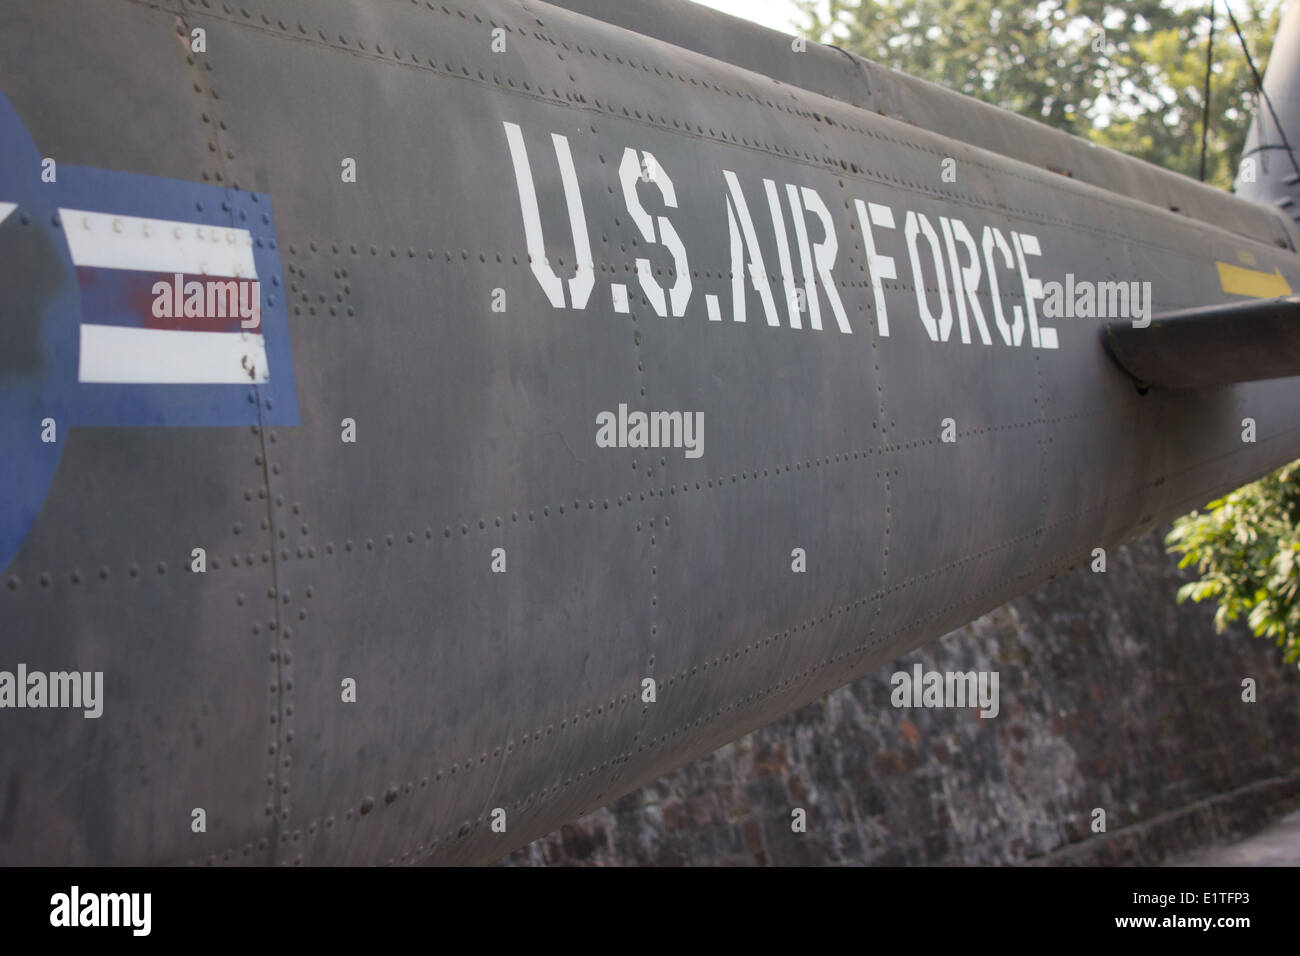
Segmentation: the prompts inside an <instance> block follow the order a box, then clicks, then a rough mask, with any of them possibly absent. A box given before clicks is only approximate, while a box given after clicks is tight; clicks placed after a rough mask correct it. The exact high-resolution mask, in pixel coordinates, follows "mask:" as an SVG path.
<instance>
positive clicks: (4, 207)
mask: <svg viewBox="0 0 1300 956" xmlns="http://www.w3.org/2000/svg"><path fill="white" fill-rule="evenodd" d="M17 208H18V204H17V203H12V202H0V222H4V221H5V220H6V219H8V218H9V214H10V213H11V212H13V211H14V210H15V209H17Z"/></svg>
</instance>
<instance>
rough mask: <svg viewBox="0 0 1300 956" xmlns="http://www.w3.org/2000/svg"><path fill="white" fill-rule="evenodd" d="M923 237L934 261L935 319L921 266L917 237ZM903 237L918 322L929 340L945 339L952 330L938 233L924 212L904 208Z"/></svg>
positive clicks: (945, 273) (938, 340) (946, 281)
mask: <svg viewBox="0 0 1300 956" xmlns="http://www.w3.org/2000/svg"><path fill="white" fill-rule="evenodd" d="M918 236H924V237H925V242H926V245H928V246H929V247H930V258H931V259H932V260H933V262H934V271H935V279H936V280H937V281H936V287H937V288H938V291H939V306H940V308H939V317H938V320H937V321H936V319H935V316H934V313H932V312H931V311H930V302H929V295H928V292H927V290H926V288H925V272H924V271H923V270H922V267H921V257H920V250H919V249H918V247H917V242H916V240H917V237H918ZM903 237H904V238H905V239H906V240H907V256H908V258H909V259H910V260H911V262H912V284H913V285H914V286H915V287H916V308H917V311H918V312H919V313H920V316H921V324H922V325H923V326H925V331H926V334H927V335H929V336H930V340H931V341H932V342H941V341H942V342H947V341H948V336H949V335H950V334H951V333H952V304H951V303H950V302H949V301H948V276H947V272H946V270H945V269H944V267H943V250H942V249H940V248H939V235H938V233H936V232H935V231H934V226H932V225H931V224H930V220H929V219H928V218H927V217H926V215H925V214H924V213H917V212H912V211H911V210H908V213H907V218H906V219H905V220H904V222H903Z"/></svg>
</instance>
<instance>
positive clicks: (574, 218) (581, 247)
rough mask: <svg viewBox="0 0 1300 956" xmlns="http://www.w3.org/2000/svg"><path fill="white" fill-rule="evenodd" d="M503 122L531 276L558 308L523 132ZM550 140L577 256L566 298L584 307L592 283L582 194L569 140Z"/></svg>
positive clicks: (560, 292)
mask: <svg viewBox="0 0 1300 956" xmlns="http://www.w3.org/2000/svg"><path fill="white" fill-rule="evenodd" d="M503 125H504V126H505V128H506V141H507V142H508V143H509V144H510V158H511V160H512V161H513V163H514V168H515V184H516V185H517V186H518V187H519V209H520V211H521V212H522V213H523V217H524V240H525V242H526V243H527V245H528V255H529V257H530V258H531V259H532V268H533V275H534V276H536V277H537V282H538V284H540V285H541V287H542V291H543V292H545V293H546V298H547V299H548V300H549V301H550V303H551V305H552V306H554V307H555V308H557V309H562V308H564V287H563V284H562V283H561V281H560V277H559V276H557V275H556V274H555V271H554V270H553V269H552V268H551V264H550V261H549V260H548V259H547V257H546V242H545V240H544V239H543V238H542V217H541V213H540V212H539V211H538V208H537V190H536V188H535V187H534V185H533V171H532V167H531V166H530V165H529V163H528V148H527V147H526V146H525V145H524V134H523V132H522V131H521V130H520V129H519V125H518V124H517V123H505V124H503ZM551 142H552V143H553V144H554V146H555V158H556V161H557V162H558V163H559V165H560V181H561V183H562V184H563V186H564V200H565V203H566V204H567V205H568V209H569V226H570V228H571V229H572V230H573V254H574V256H575V257H576V259H577V273H576V274H575V275H574V276H573V277H572V278H571V279H569V299H570V303H571V306H572V308H575V309H585V308H586V307H587V299H588V298H589V297H590V296H591V290H592V288H593V286H595V284H596V270H595V266H594V265H593V261H592V257H591V241H590V240H589V239H588V238H587V217H586V214H585V213H584V212H583V208H582V193H581V191H580V190H579V188H578V174H577V172H576V171H575V170H574V168H573V155H572V153H570V152H569V140H568V138H567V137H565V136H561V135H559V134H558V133H552V134H551Z"/></svg>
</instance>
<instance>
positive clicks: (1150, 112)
mask: <svg viewBox="0 0 1300 956" xmlns="http://www.w3.org/2000/svg"><path fill="white" fill-rule="evenodd" d="M796 2H797V4H798V6H799V7H800V8H801V9H802V11H803V13H804V16H805V17H806V18H808V19H810V20H811V21H812V26H811V27H810V28H809V29H808V30H807V33H808V35H809V36H810V37H812V38H815V39H819V40H822V41H824V42H830V43H835V44H836V45H837V46H840V47H842V48H844V49H847V50H850V51H852V52H854V53H857V54H860V55H862V56H864V57H866V58H867V59H869V60H874V61H876V62H878V63H883V64H884V65H886V66H891V67H894V68H896V69H899V70H902V71H904V72H905V73H909V74H911V75H913V76H917V77H921V78H922V79H927V80H931V81H933V82H936V83H940V84H942V85H943V86H946V87H948V88H949V89H953V90H959V91H961V92H963V93H966V94H969V95H970V96H974V97H977V98H978V99H981V100H985V101H986V102H990V103H994V104H996V105H998V106H1001V107H1004V108H1006V109H1010V110H1013V111H1015V112H1017V113H1020V114H1022V115H1024V116H1028V117H1030V118H1032V119H1036V120H1039V121H1040V122H1044V123H1047V124H1049V125H1051V126H1055V127H1057V128H1059V129H1063V130H1066V131H1067V132H1071V133H1075V134H1077V135H1080V136H1084V137H1087V138H1088V139H1091V140H1092V141H1093V142H1096V143H1099V144H1101V145H1104V146H1110V147H1113V148H1115V149H1119V150H1121V151H1123V152H1126V153H1128V154H1129V155H1132V156H1137V157H1139V158H1141V159H1145V160H1147V161H1148V162H1152V163H1155V164H1157V165H1160V166H1164V167H1165V168H1167V169H1172V170H1175V171H1177V172H1180V173H1185V174H1187V175H1190V176H1193V177H1195V176H1196V175H1197V174H1198V172H1199V167H1200V153H1201V123H1202V110H1203V106H1204V86H1205V54H1206V42H1207V39H1208V33H1209V30H1208V26H1209V21H1208V18H1207V17H1206V12H1207V11H1208V8H1209V4H1208V2H1205V3H1190V2H1174V0H1132V2H1127V3H1111V2H1107V0H1041V2H1038V3H1029V4H1025V5H1023V6H1020V7H1019V8H1013V7H1011V6H1010V5H1005V4H1003V3H1001V2H999V0H877V2H872V0H796ZM1297 2H1300V0H1297ZM1281 6H1282V4H1281V2H1280V0H1231V7H1232V11H1233V14H1234V15H1235V16H1236V18H1237V22H1238V23H1239V24H1240V25H1241V28H1242V33H1243V34H1244V36H1245V38H1246V42H1247V44H1248V45H1249V47H1250V54H1251V56H1252V57H1253V58H1254V60H1255V65H1256V67H1257V68H1258V69H1259V70H1260V71H1261V72H1262V71H1263V70H1264V68H1265V64H1266V62H1267V60H1268V54H1269V52H1270V51H1271V49H1272V44H1273V37H1274V35H1275V34H1276V32H1277V25H1278V20H1279V18H1280V10H1281ZM1223 11H1224V6H1223V2H1222V0H1219V2H1218V3H1217V4H1216V20H1215V33H1214V57H1213V62H1214V66H1213V74H1212V81H1211V94H1210V122H1209V136H1208V143H1207V150H1206V170H1207V172H1206V180H1207V181H1208V182H1210V183H1213V184H1215V185H1218V186H1221V187H1223V188H1229V187H1230V186H1231V184H1232V180H1233V177H1234V174H1235V172H1236V168H1237V164H1238V161H1239V158H1240V155H1241V150H1242V148H1243V145H1244V143H1245V139H1246V133H1247V131H1248V130H1249V127H1250V123H1251V122H1252V120H1253V118H1254V114H1255V102H1254V96H1253V90H1254V79H1253V77H1252V75H1251V73H1250V70H1249V68H1248V66H1247V64H1246V58H1245V56H1244V55H1243V53H1242V50H1241V45H1240V42H1239V41H1238V39H1237V37H1236V35H1235V33H1233V31H1232V28H1231V26H1230V25H1229V23H1228V18H1227V16H1226V15H1225V14H1224V12H1223ZM1298 528H1300V462H1292V463H1291V464H1290V465H1287V466H1285V467H1284V468H1282V469H1281V470H1279V471H1277V472H1275V473H1273V474H1271V475H1268V476H1267V477H1265V478H1262V479H1260V480H1259V481H1256V482H1253V483H1252V484H1249V485H1246V486H1245V487H1243V488H1239V489H1237V490H1236V491H1234V492H1232V493H1231V494H1229V495H1226V496H1225V497H1223V498H1219V499H1217V500H1215V501H1212V502H1210V503H1209V504H1208V505H1207V506H1206V508H1205V510H1204V511H1203V512H1193V513H1192V514H1190V515H1187V516H1185V517H1182V518H1179V519H1178V520H1177V521H1176V522H1175V523H1174V527H1173V530H1172V531H1171V532H1170V534H1169V535H1168V537H1167V538H1166V542H1165V543H1166V546H1167V547H1168V548H1169V550H1170V551H1176V552H1179V553H1181V554H1182V555H1183V557H1182V560H1181V563H1180V565H1179V566H1180V567H1187V566H1189V565H1192V564H1195V565H1196V566H1197V568H1198V570H1199V573H1200V575H1201V576H1200V579H1199V580H1197V581H1194V582H1192V583H1190V584H1187V585H1185V586H1183V587H1182V588H1180V589H1179V591H1178V599H1179V600H1180V601H1185V600H1189V599H1190V600H1193V601H1205V600H1214V601H1217V602H1218V605H1219V607H1218V610H1217V612H1216V613H1215V617H1214V621H1215V627H1216V628H1218V629H1219V630H1222V629H1223V628H1224V627H1225V626H1226V625H1227V623H1228V622H1229V621H1234V620H1237V619H1238V618H1241V617H1244V618H1245V619H1246V621H1247V623H1248V624H1249V625H1250V627H1251V629H1252V630H1253V631H1254V633H1255V634H1256V635H1258V636H1261V637H1267V638H1273V639H1275V640H1276V641H1277V643H1278V644H1279V646H1281V647H1282V648H1283V656H1284V658H1285V659H1286V660H1287V661H1288V662H1300V598H1298V596H1297V591H1298V590H1300V531H1298V530H1297V529H1298Z"/></svg>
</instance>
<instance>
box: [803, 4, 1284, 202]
mask: <svg viewBox="0 0 1300 956" xmlns="http://www.w3.org/2000/svg"><path fill="white" fill-rule="evenodd" d="M796 3H797V4H798V6H799V7H800V9H801V10H802V11H803V13H804V16H805V18H807V19H808V20H811V24H812V25H811V27H810V28H809V29H808V30H807V32H808V35H809V36H811V37H814V38H816V39H820V40H824V41H825V42H830V43H834V44H836V45H837V46H840V47H842V48H844V49H846V50H850V51H852V52H854V53H857V54H860V55H861V56H864V57H866V58H867V59H869V60H874V61H876V62H878V63H883V64H884V65H886V66H892V67H894V68H895V69H899V70H902V71H903V72H905V73H909V74H911V75H912V76H917V77H921V78H922V79H927V80H931V81H933V82H935V83H939V84H942V85H943V86H946V87H948V88H949V89H953V90H958V91H960V92H962V93H966V94H968V95H970V96H974V97H976V98H978V99H981V100H985V101H986V102H989V103H993V104H996V105H997V106H1001V107H1003V108H1005V109H1009V110H1012V111H1014V112H1016V113H1020V114H1021V115H1024V116H1028V117H1031V118H1033V119H1036V120H1039V121H1041V122H1044V123H1047V124H1049V125H1051V126H1055V127H1057V128H1058V129H1063V130H1066V131H1067V132H1070V133H1075V134H1077V135H1080V136H1085V137H1087V138H1089V139H1091V140H1093V141H1094V142H1097V143H1100V144H1102V145H1104V146H1111V147H1114V148H1116V149H1120V150H1122V151H1124V152H1126V153H1128V154H1129V155H1131V156H1137V157H1139V158H1140V159H1145V160H1147V161H1148V162H1152V163H1156V164H1158V165H1161V166H1164V167H1166V168H1167V169H1173V170H1176V171H1178V172H1181V173H1186V174H1188V175H1190V176H1193V177H1195V176H1196V175H1197V174H1198V172H1199V167H1200V151H1201V113H1202V107H1203V104H1204V99H1205V98H1204V87H1205V48H1206V41H1207V38H1208V33H1209V21H1208V18H1207V17H1206V15H1205V14H1206V11H1207V9H1208V3H1195V4H1192V3H1183V2H1179V3H1171V2H1169V0H1132V2H1127V3H1114V2H1108V0H1040V2H1038V3H1028V4H1023V5H1020V6H1018V7H1017V6H1013V5H1011V4H1005V3H1002V2H1000V0H877V2H871V0H796ZM1231 5H1232V10H1233V13H1234V15H1235V16H1236V17H1237V21H1238V23H1240V24H1241V27H1242V32H1243V34H1244V35H1245V37H1246V42H1247V43H1248V44H1249V45H1250V52H1251V56H1252V57H1253V58H1254V59H1255V63H1256V66H1257V67H1258V68H1259V69H1261V70H1262V69H1263V66H1264V63H1265V62H1266V61H1267V59H1268V54H1269V52H1270V50H1271V49H1272V43H1273V36H1274V34H1275V33H1276V30H1277V23H1278V19H1279V16H1280V10H1281V0H1232V4H1231ZM1215 23H1216V29H1215V34H1214V51H1215V54H1214V69H1213V78H1212V81H1211V93H1210V106H1211V110H1210V124H1209V127H1210V129H1209V143H1208V148H1207V151H1206V159H1207V173H1206V180H1207V181H1208V182H1211V183H1214V184H1215V185H1218V186H1222V187H1224V188H1228V187H1229V186H1231V184H1232V179H1233V176H1234V174H1235V172H1236V165H1237V159H1238V157H1239V156H1240V154H1241V149H1242V146H1243V144H1244V143H1245V139H1246V132H1247V130H1248V128H1249V126H1250V122H1251V119H1252V117H1253V115H1254V99H1253V95H1252V91H1253V89H1254V80H1253V78H1252V77H1251V74H1250V70H1249V68H1248V67H1247V65H1246V59H1245V57H1244V56H1243V55H1242V52H1241V46H1240V44H1239V42H1238V41H1237V38H1236V36H1235V35H1234V34H1233V33H1232V30H1231V27H1230V26H1229V24H1228V18H1227V17H1226V16H1225V14H1224V12H1223V4H1222V0H1219V3H1218V5H1217V16H1216V20H1215Z"/></svg>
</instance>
